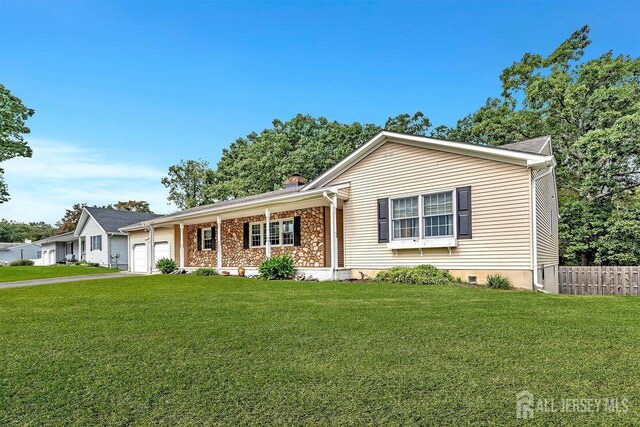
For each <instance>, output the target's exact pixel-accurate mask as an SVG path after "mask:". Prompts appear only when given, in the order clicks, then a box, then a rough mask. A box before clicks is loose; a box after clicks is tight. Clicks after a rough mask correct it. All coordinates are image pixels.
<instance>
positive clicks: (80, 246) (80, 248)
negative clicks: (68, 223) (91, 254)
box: [78, 237, 82, 261]
mask: <svg viewBox="0 0 640 427" xmlns="http://www.w3.org/2000/svg"><path fill="white" fill-rule="evenodd" d="M78 261H82V237H78Z"/></svg>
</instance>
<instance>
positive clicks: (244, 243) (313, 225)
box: [129, 186, 349, 280]
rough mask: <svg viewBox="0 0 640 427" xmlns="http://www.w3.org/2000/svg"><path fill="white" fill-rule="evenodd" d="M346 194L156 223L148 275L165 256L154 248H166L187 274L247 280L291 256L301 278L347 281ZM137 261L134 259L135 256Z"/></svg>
mask: <svg viewBox="0 0 640 427" xmlns="http://www.w3.org/2000/svg"><path fill="white" fill-rule="evenodd" d="M346 190H348V186H341V187H339V188H338V187H335V188H332V189H331V190H329V191H327V190H325V191H316V192H313V193H311V192H309V193H306V192H305V193H293V194H285V195H283V196H282V197H274V198H268V199H264V200H259V201H255V202H252V203H242V204H239V205H234V204H228V205H227V206H220V208H218V209H215V206H216V205H212V208H211V210H206V211H204V212H194V213H191V214H184V215H182V216H179V217H176V216H174V217H173V218H172V217H167V218H160V219H158V220H154V221H153V222H150V223H149V224H148V225H147V226H146V229H145V231H144V233H145V239H144V240H146V242H145V246H146V248H148V250H147V252H148V258H149V259H148V261H149V263H148V268H147V273H151V272H154V268H153V267H154V266H155V263H156V261H157V259H159V258H158V257H159V256H160V254H159V253H158V251H157V250H150V248H156V247H157V245H158V242H162V243H165V242H166V243H167V244H168V248H169V250H168V254H169V256H170V257H171V258H173V259H174V260H175V261H176V263H177V264H178V267H179V268H181V269H185V270H195V269H197V268H215V269H217V270H218V272H222V271H228V272H229V273H230V274H237V271H238V268H240V267H243V268H244V269H245V270H246V274H247V275H256V274H257V267H258V265H259V264H260V263H261V262H262V261H264V260H266V259H267V258H269V257H271V256H276V255H282V254H284V253H288V254H289V255H291V257H292V258H293V259H294V262H295V265H296V269H297V274H304V275H305V276H306V277H312V278H316V279H319V280H330V279H339V278H343V276H344V278H346V277H348V274H349V272H348V271H346V270H344V271H343V270H341V269H344V224H343V215H342V207H343V202H344V200H347V198H348V191H346ZM129 236H130V250H134V249H133V247H134V246H135V245H141V244H142V240H141V237H142V235H140V234H136V232H135V231H129ZM138 250H142V249H141V247H138ZM163 254H164V253H163ZM132 257H133V259H135V255H134V254H132ZM163 257H164V255H163Z"/></svg>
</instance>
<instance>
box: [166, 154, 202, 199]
mask: <svg viewBox="0 0 640 427" xmlns="http://www.w3.org/2000/svg"><path fill="white" fill-rule="evenodd" d="M212 175H213V171H212V170H211V169H210V168H209V162H207V161H204V160H181V161H180V163H179V164H177V165H173V166H171V167H169V174H168V175H167V176H166V177H164V178H162V181H161V182H162V185H164V186H165V187H167V188H168V189H169V198H168V199H169V201H170V202H173V204H175V205H176V206H177V207H178V208H180V209H189V208H193V207H195V206H199V205H203V204H206V203H208V202H209V198H208V196H207V189H208V186H209V184H210V183H211V181H212Z"/></svg>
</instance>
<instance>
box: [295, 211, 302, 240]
mask: <svg viewBox="0 0 640 427" xmlns="http://www.w3.org/2000/svg"><path fill="white" fill-rule="evenodd" d="M301 242H302V240H301V239H300V217H299V216H296V217H293V246H300V245H301V244H302V243H301Z"/></svg>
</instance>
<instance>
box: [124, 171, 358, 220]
mask: <svg viewBox="0 0 640 427" xmlns="http://www.w3.org/2000/svg"><path fill="white" fill-rule="evenodd" d="M349 185H350V184H348V183H346V184H339V185H333V186H329V187H323V188H317V189H313V190H306V189H305V187H304V186H300V187H292V188H283V189H280V190H276V191H270V192H267V193H261V194H255V195H252V196H246V197H240V198H237V199H233V200H223V201H220V202H217V203H212V204H210V205H204V206H197V207H195V208H191V209H185V210H183V211H179V212H176V213H173V214H169V215H165V216H162V217H159V218H154V219H151V220H148V221H143V222H139V223H136V224H131V225H128V226H126V227H122V228H120V231H123V232H126V231H133V230H140V229H144V228H146V227H149V226H150V225H169V224H175V223H178V222H181V221H185V220H190V219H196V218H201V217H204V216H208V215H211V214H223V213H228V212H233V211H238V210H243V209H250V208H255V207H265V208H266V207H269V206H273V205H278V204H282V203H295V202H302V201H306V200H309V199H314V198H322V199H323V194H324V193H325V192H326V193H330V194H336V195H338V198H339V199H341V200H345V199H346V198H347V197H346V196H345V194H344V193H342V194H338V190H341V189H345V188H348V187H349Z"/></svg>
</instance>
